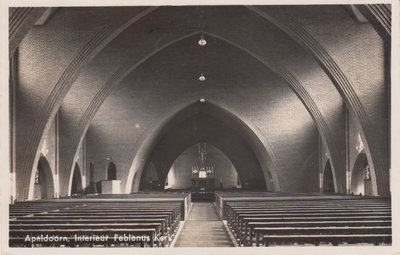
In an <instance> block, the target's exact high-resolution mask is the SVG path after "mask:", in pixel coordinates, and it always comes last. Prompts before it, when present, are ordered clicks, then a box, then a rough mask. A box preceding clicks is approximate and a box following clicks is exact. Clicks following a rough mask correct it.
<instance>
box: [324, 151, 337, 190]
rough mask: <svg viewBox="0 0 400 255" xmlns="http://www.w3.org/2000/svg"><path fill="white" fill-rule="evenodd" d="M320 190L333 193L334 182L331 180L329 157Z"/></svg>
mask: <svg viewBox="0 0 400 255" xmlns="http://www.w3.org/2000/svg"><path fill="white" fill-rule="evenodd" d="M322 190H323V192H324V193H335V184H334V182H333V174H332V168H331V162H330V160H329V159H328V161H327V162H326V165H325V169H324V174H323V184H322Z"/></svg>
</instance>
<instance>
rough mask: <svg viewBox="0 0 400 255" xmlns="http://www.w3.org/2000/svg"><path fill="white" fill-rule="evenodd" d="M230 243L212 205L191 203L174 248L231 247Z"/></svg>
mask: <svg viewBox="0 0 400 255" xmlns="http://www.w3.org/2000/svg"><path fill="white" fill-rule="evenodd" d="M232 246H233V244H232V241H231V239H230V238H229V235H228V233H227V232H226V229H225V226H224V224H223V223H222V221H221V219H220V218H219V216H218V214H217V211H216V210H215V208H214V206H213V204H212V203H201V202H196V203H193V206H192V210H191V211H190V214H189V217H188V218H187V220H186V221H185V225H184V226H183V228H182V231H181V233H180V234H179V236H178V240H177V241H176V244H175V247H232Z"/></svg>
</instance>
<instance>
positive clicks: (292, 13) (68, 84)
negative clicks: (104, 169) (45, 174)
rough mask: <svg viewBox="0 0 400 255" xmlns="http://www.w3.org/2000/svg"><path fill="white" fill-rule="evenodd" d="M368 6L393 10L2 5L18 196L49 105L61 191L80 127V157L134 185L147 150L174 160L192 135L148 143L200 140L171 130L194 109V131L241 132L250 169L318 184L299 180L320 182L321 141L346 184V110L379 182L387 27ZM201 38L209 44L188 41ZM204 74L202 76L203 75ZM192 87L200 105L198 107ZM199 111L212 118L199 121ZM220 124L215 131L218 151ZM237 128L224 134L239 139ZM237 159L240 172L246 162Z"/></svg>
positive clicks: (302, 184) (291, 184)
mask: <svg viewBox="0 0 400 255" xmlns="http://www.w3.org/2000/svg"><path fill="white" fill-rule="evenodd" d="M372 7H373V8H372ZM378 14H380V15H381V17H382V16H383V17H387V15H390V9H388V6H387V5H371V6H339V5H337V6H322V5H321V6H183V7H172V6H163V7H112V8H111V7H90V8H89V7H81V8H72V7H71V8H67V7H64V8H14V9H10V59H11V61H12V64H13V66H14V67H15V68H14V69H13V74H12V80H13V82H14V84H15V93H14V95H15V109H16V115H15V137H16V141H15V143H16V145H15V159H16V165H15V169H16V173H17V179H18V180H19V181H18V185H20V187H21V192H20V195H19V197H20V199H24V198H26V197H27V194H28V193H29V186H30V183H31V180H32V169H34V168H35V167H36V165H37V162H38V160H39V157H40V148H41V144H42V143H43V140H44V139H45V137H46V135H47V133H48V130H49V129H50V126H51V125H52V123H53V120H54V118H55V116H56V114H57V113H58V115H57V116H58V117H57V122H58V128H59V152H58V153H59V155H60V156H59V163H58V166H59V178H60V194H61V195H67V194H68V189H70V181H69V180H70V179H71V176H72V170H73V168H74V164H75V161H76V155H77V153H78V151H79V150H78V148H79V147H80V145H81V144H82V141H83V139H84V138H85V143H86V145H85V146H86V154H87V162H93V163H94V164H95V165H98V166H103V165H105V164H106V158H107V157H112V158H113V160H114V163H115V164H116V165H117V169H119V170H120V171H119V172H118V174H119V176H118V177H119V179H121V180H122V181H123V187H124V191H126V192H130V191H131V190H135V189H137V188H138V187H139V183H138V180H139V179H140V175H141V171H143V169H144V167H145V165H146V163H147V162H148V161H149V160H153V159H154V160H155V161H157V160H158V161H163V160H164V161H165V162H170V161H171V160H172V162H173V160H174V158H176V157H177V156H178V155H179V154H178V155H177V153H178V152H179V151H183V150H184V149H185V148H186V147H187V146H190V145H191V144H182V148H180V147H179V148H178V147H177V148H175V149H176V152H172V151H171V153H170V154H171V155H173V156H170V158H165V159H162V157H163V155H166V154H163V153H161V154H160V153H159V155H157V150H156V148H162V143H163V142H165V143H167V142H166V141H167V140H168V139H172V140H174V139H175V140H177V139H180V138H181V139H183V138H182V137H186V138H185V141H192V142H193V143H195V142H198V141H199V140H198V139H194V138H193V139H192V138H190V139H189V138H188V137H191V135H193V134H186V136H185V135H184V134H183V133H179V132H177V131H176V130H179V127H181V128H182V127H184V126H185V125H184V124H182V123H190V121H191V120H192V119H193V116H197V115H199V114H200V115H201V118H199V120H198V121H200V122H201V125H199V129H203V131H204V130H206V131H204V132H203V133H204V134H203V138H204V139H206V138H207V137H208V138H210V139H211V137H212V139H211V140H215V139H217V138H218V137H221V136H223V135H224V132H223V128H222V127H226V128H225V130H228V129H231V130H232V131H231V132H232V134H231V136H234V135H233V134H236V133H237V134H238V136H240V139H242V140H240V139H239V138H238V139H239V140H240V141H242V142H243V143H245V146H244V147H246V148H248V149H245V150H243V151H242V152H237V153H239V155H244V154H245V153H250V154H251V156H249V157H254V158H256V159H257V164H255V165H258V166H255V167H249V168H254V169H257V170H255V171H254V172H251V171H250V172H251V174H252V178H254V180H255V181H256V180H257V179H259V177H260V176H261V178H264V179H265V183H266V184H267V185H266V186H269V188H270V189H271V190H276V191H278V190H282V191H315V190H316V189H318V187H317V186H316V185H317V184H316V185H314V186H313V185H311V186H308V185H307V184H308V183H309V182H310V180H311V181H312V182H315V183H318V178H319V176H318V153H319V151H318V147H319V144H322V146H324V148H325V149H326V151H327V153H328V157H329V158H330V159H331V162H332V168H333V169H334V171H335V173H336V183H337V189H338V190H339V191H341V192H343V191H345V189H346V187H345V185H346V179H345V178H346V173H345V171H346V161H345V160H344V158H345V157H346V151H347V150H346V128H345V127H346V114H347V112H348V115H349V116H350V118H352V119H353V120H354V122H355V123H356V125H357V127H358V129H359V131H360V134H361V137H362V139H363V143H364V144H365V146H366V151H367V155H368V160H369V161H370V162H371V165H372V171H374V173H375V175H374V176H376V179H374V181H375V182H376V188H375V189H376V190H375V192H376V193H377V194H378V193H379V194H387V192H388V173H387V171H388V168H389V157H388V151H389V132H388V130H389V128H388V126H389V121H388V119H389V103H388V99H389V90H388V87H389V86H390V83H389V78H388V75H389V74H388V73H387V72H385V70H388V66H387V65H388V62H387V59H388V52H387V51H385V46H387V45H388V44H390V26H389V29H388V24H387V22H388V21H387V20H385V19H379V20H378V19H377V18H376V17H378V16H379V15H378ZM385 15H386V16H385ZM360 17H362V18H364V20H363V19H361V18H360ZM389 25H390V24H389ZM202 37H203V38H204V39H205V40H206V42H207V44H206V45H205V46H200V45H199V44H198V41H199V39H200V38H202ZM385 68H386V69H385ZM201 74H204V76H205V78H206V79H205V81H199V79H198V78H199V76H200V75H201ZM200 99H205V103H203V105H206V106H199V105H201V103H199V100H200ZM193 105H195V106H193ZM207 105H208V106H207ZM202 107H203V108H205V109H206V110H204V109H203V108H202ZM196 109H197V110H196ZM199 109H200V110H199ZM185 114H186V115H185ZM196 114H197V115H196ZM179 116H181V117H179ZM182 116H184V117H182ZM178 119H180V120H179V121H177V120H178ZM214 122H215V123H214ZM207 123H210V124H211V123H213V125H215V126H219V127H221V130H219V131H218V128H215V129H214V130H208V129H207ZM216 123H221V124H220V125H219V124H216ZM179 125H180V126H179ZM187 125H189V124H187ZM172 127H175V128H176V130H174V128H172ZM167 130H168V131H167ZM207 130H208V131H207ZM182 132H183V131H182ZM213 132H214V133H213ZM218 132H220V134H218ZM229 132H230V131H227V133H226V135H227V136H226V138H225V139H222V140H221V141H220V144H219V145H220V146H222V147H225V148H226V150H225V151H228V152H225V153H227V155H228V156H229V153H230V152H229V140H230V139H229V138H228V137H229V135H228V133H229ZM180 136H181V137H180ZM168 137H169V138H168ZM208 138H207V139H208ZM320 139H321V143H320V142H319V141H320ZM239 140H238V141H237V142H235V141H234V140H231V142H232V144H231V146H236V147H240V145H239V144H238V143H240V141H239ZM193 143H192V144H193ZM160 146H161V147H160ZM165 146H166V145H165ZM171 146H172V145H169V146H167V147H171ZM216 146H218V142H217V144H216ZM154 151H156V152H154ZM222 151H224V149H222ZM232 153H233V151H232ZM233 155H235V153H233V154H232V156H231V157H235V156H233ZM165 157H167V156H165ZM168 157H169V156H168ZM231 160H232V159H231ZM232 161H233V162H234V161H235V159H233V160H232ZM168 164H169V163H168ZM168 164H167V165H168ZM171 164H172V163H171ZM239 165H240V164H239ZM242 165H244V166H243V167H240V168H239V169H238V173H239V175H240V174H242V173H245V172H246V171H247V170H246V169H245V165H246V163H245V162H242ZM162 168H163V169H164V168H165V169H167V166H163V167H162ZM165 169H164V170H160V171H165ZM168 169H169V168H168ZM250 172H249V173H250ZM137 173H138V175H136V174H137ZM98 178H101V175H99V176H98ZM135 178H136V179H135ZM374 178H375V177H374ZM265 183H264V184H260V185H261V186H262V185H265Z"/></svg>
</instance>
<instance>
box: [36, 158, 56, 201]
mask: <svg viewBox="0 0 400 255" xmlns="http://www.w3.org/2000/svg"><path fill="white" fill-rule="evenodd" d="M54 179H55V178H54V177H53V172H52V171H51V167H50V164H49V162H48V161H47V159H46V157H45V156H43V155H41V156H40V158H39V161H38V165H37V169H36V172H35V175H34V179H33V182H34V184H33V185H34V188H33V194H31V199H34V200H36V199H43V198H54V190H55V189H54V187H55V184H54Z"/></svg>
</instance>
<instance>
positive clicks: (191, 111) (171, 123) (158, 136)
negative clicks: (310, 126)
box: [125, 101, 280, 193]
mask: <svg viewBox="0 0 400 255" xmlns="http://www.w3.org/2000/svg"><path fill="white" fill-rule="evenodd" d="M199 113H207V114H208V115H209V116H211V118H214V119H218V120H219V121H222V122H224V123H229V124H228V125H229V126H231V127H232V129H233V130H235V131H236V132H237V134H238V135H240V136H241V137H242V138H243V140H244V141H245V142H246V143H247V144H248V145H249V148H250V150H251V152H252V153H254V156H255V158H256V160H257V161H258V163H259V164H260V170H261V171H262V178H263V184H261V185H264V187H263V188H264V189H265V185H266V183H268V181H269V179H271V178H272V180H273V187H270V190H273V191H279V190H280V186H279V180H278V177H277V171H279V162H278V161H277V160H276V159H275V158H274V155H275V152H274V151H273V149H272V147H270V145H269V144H268V143H266V141H265V138H264V137H263V136H262V135H261V134H258V132H257V130H255V129H253V128H252V127H251V126H249V125H248V124H247V122H245V121H244V120H245V118H244V117H243V118H242V116H237V115H235V114H234V113H232V112H230V111H228V110H226V109H224V108H222V107H220V106H218V105H216V104H214V103H212V102H209V101H207V102H205V103H201V102H194V103H191V104H189V105H185V106H184V107H182V108H179V109H177V110H175V111H174V112H173V113H172V114H171V113H170V114H168V117H167V118H165V119H164V120H163V121H161V122H159V124H158V125H157V126H156V127H155V128H153V130H151V131H150V132H149V133H148V134H147V135H145V136H144V137H146V139H145V140H143V141H142V144H141V146H140V148H139V149H138V151H136V152H135V153H133V154H132V155H133V156H132V158H133V161H132V165H131V167H130V171H129V174H128V179H127V184H126V190H125V193H130V192H131V191H137V190H138V188H139V185H140V180H141V177H142V174H143V170H144V169H145V166H146V163H147V162H148V161H150V159H151V157H152V153H153V151H154V149H155V148H156V147H157V145H159V143H160V141H161V140H162V139H163V138H164V137H165V136H166V135H168V133H169V132H170V131H171V130H172V129H173V127H175V126H177V125H178V124H180V123H182V122H184V120H186V119H189V118H190V117H193V116H195V115H196V114H199ZM188 138H189V139H182V140H183V141H185V143H184V144H183V145H182V146H181V148H179V149H177V152H174V153H173V155H172V156H170V157H169V158H168V160H167V162H168V163H167V164H166V166H165V167H164V169H166V172H165V171H164V172H161V174H160V175H161V176H163V178H165V177H166V173H167V171H168V170H169V168H168V167H170V165H171V164H172V163H173V161H174V160H175V159H176V157H177V156H179V154H180V153H181V152H182V150H183V149H184V148H186V147H187V146H189V145H190V144H192V143H193V142H198V141H199V140H196V138H195V137H189V136H188ZM205 142H207V143H212V144H213V145H216V144H215V142H214V143H213V142H212V141H210V140H205ZM216 146H217V147H218V148H220V149H221V151H223V152H224V153H225V154H227V156H228V158H230V159H231V160H232V161H233V163H234V159H233V158H232V157H230V155H229V153H226V148H221V147H220V144H219V145H216ZM265 156H266V157H268V158H267V159H265V158H263V157H265ZM234 164H235V163H234ZM238 173H239V171H238ZM239 174H240V173H239ZM133 176H135V178H133ZM260 187H261V186H260Z"/></svg>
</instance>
